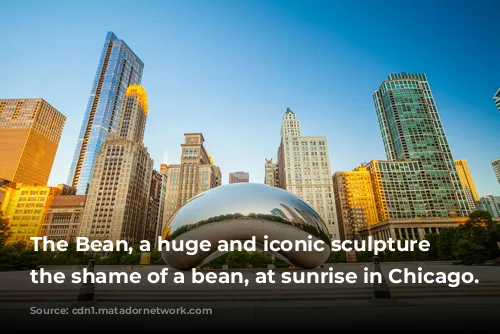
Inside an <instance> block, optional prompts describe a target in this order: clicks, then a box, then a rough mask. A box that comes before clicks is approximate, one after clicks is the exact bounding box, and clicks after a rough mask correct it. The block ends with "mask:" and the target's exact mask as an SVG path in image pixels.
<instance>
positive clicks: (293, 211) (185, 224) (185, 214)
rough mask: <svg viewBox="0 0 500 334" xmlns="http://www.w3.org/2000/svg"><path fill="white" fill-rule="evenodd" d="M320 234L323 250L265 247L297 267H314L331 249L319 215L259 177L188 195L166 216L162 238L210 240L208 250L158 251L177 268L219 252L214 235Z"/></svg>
mask: <svg viewBox="0 0 500 334" xmlns="http://www.w3.org/2000/svg"><path fill="white" fill-rule="evenodd" d="M266 235H267V236H268V240H280V241H283V240H290V241H292V242H293V241H295V240H308V236H309V235H311V236H312V241H313V242H314V241H316V240H323V241H324V243H325V245H324V246H325V247H324V250H323V251H294V250H291V251H280V252H278V253H273V252H269V253H271V254H273V255H275V256H277V257H278V258H280V259H282V260H284V261H286V262H288V263H290V264H293V265H295V266H297V267H300V268H305V269H307V268H315V267H317V266H320V265H322V264H324V263H325V261H326V260H327V259H328V256H329V255H330V238H329V236H328V229H327V227H326V225H325V223H324V222H323V220H322V219H321V218H320V217H319V215H318V214H317V213H316V212H315V211H314V210H313V209H312V207H311V206H310V205H309V204H307V203H306V202H305V201H304V200H302V199H301V198H299V197H297V196H295V195H294V194H292V193H290V192H287V191H285V190H283V189H279V188H276V187H271V186H268V185H265V184H258V183H235V184H227V185H224V186H220V187H217V188H214V189H211V190H209V191H206V192H204V193H201V194H199V195H197V196H195V197H193V198H192V199H191V200H190V201H188V202H187V203H186V204H184V206H182V207H181V208H180V209H179V210H178V211H177V212H176V213H175V214H174V215H173V216H172V217H171V218H170V220H169V222H168V223H167V227H166V228H165V230H164V231H163V239H164V240H170V241H173V240H175V241H176V242H178V241H181V240H183V241H187V240H197V241H201V240H209V241H210V243H211V245H212V247H211V249H210V250H209V251H207V252H203V251H200V252H198V253H197V254H195V255H187V254H186V252H174V251H163V252H162V258H163V260H164V261H165V263H166V264H168V265H170V266H172V267H174V268H176V269H180V270H187V269H191V268H194V267H197V266H199V265H201V264H203V263H207V262H208V261H210V260H212V259H214V258H216V257H218V256H220V255H222V254H223V253H221V252H218V251H217V246H218V242H219V240H249V239H251V238H252V237H253V236H255V238H256V242H257V243H258V244H259V245H262V244H263V243H264V236H266Z"/></svg>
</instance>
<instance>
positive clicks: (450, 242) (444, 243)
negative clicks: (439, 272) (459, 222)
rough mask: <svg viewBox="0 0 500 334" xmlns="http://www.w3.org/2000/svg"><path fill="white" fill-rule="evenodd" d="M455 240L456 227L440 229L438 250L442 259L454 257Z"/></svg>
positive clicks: (448, 259)
mask: <svg viewBox="0 0 500 334" xmlns="http://www.w3.org/2000/svg"><path fill="white" fill-rule="evenodd" d="M454 242H455V228H453V227H443V228H442V229H441V230H440V231H439V238H438V245H437V248H438V249H437V252H438V256H439V259H440V260H442V261H450V260H453V259H454V256H453V246H454Z"/></svg>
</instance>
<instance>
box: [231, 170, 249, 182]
mask: <svg viewBox="0 0 500 334" xmlns="http://www.w3.org/2000/svg"><path fill="white" fill-rule="evenodd" d="M249 181H250V177H249V175H248V173H245V172H235V173H229V183H242V182H247V183H248V182H249Z"/></svg>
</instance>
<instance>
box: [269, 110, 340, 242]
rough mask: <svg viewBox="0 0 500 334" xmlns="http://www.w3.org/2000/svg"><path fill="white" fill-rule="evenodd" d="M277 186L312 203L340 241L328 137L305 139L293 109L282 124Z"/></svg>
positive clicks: (287, 113) (286, 114) (288, 111)
mask: <svg viewBox="0 0 500 334" xmlns="http://www.w3.org/2000/svg"><path fill="white" fill-rule="evenodd" d="M278 185H279V187H280V188H282V189H285V190H287V191H289V192H291V193H293V194H295V195H297V196H299V197H301V198H303V199H304V200H306V201H307V202H308V203H309V204H311V205H312V207H313V208H314V210H315V211H316V212H317V213H318V214H319V216H320V217H321V218H322V219H323V221H324V222H325V223H326V224H327V227H328V229H329V231H330V234H331V237H332V238H334V239H338V238H339V230H338V226H337V224H336V222H337V219H336V211H335V203H334V197H333V183H332V174H331V173H330V158H329V154H328V144H327V141H326V137H306V136H302V134H301V130H300V122H299V121H298V120H297V117H296V115H295V113H294V112H293V111H291V110H290V108H287V111H286V112H285V114H284V115H283V120H282V123H281V144H280V147H279V149H278Z"/></svg>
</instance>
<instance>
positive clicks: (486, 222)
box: [469, 210, 495, 228]
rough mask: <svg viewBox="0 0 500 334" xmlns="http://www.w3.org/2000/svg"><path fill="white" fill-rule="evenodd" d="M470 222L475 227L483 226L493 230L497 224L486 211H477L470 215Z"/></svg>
mask: <svg viewBox="0 0 500 334" xmlns="http://www.w3.org/2000/svg"><path fill="white" fill-rule="evenodd" d="M469 221H470V222H471V223H472V224H473V225H481V226H484V227H486V228H491V227H492V226H493V225H494V224H495V222H494V221H493V217H492V216H491V214H490V213H489V212H488V211H484V210H476V211H473V212H471V213H470V214H469Z"/></svg>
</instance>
